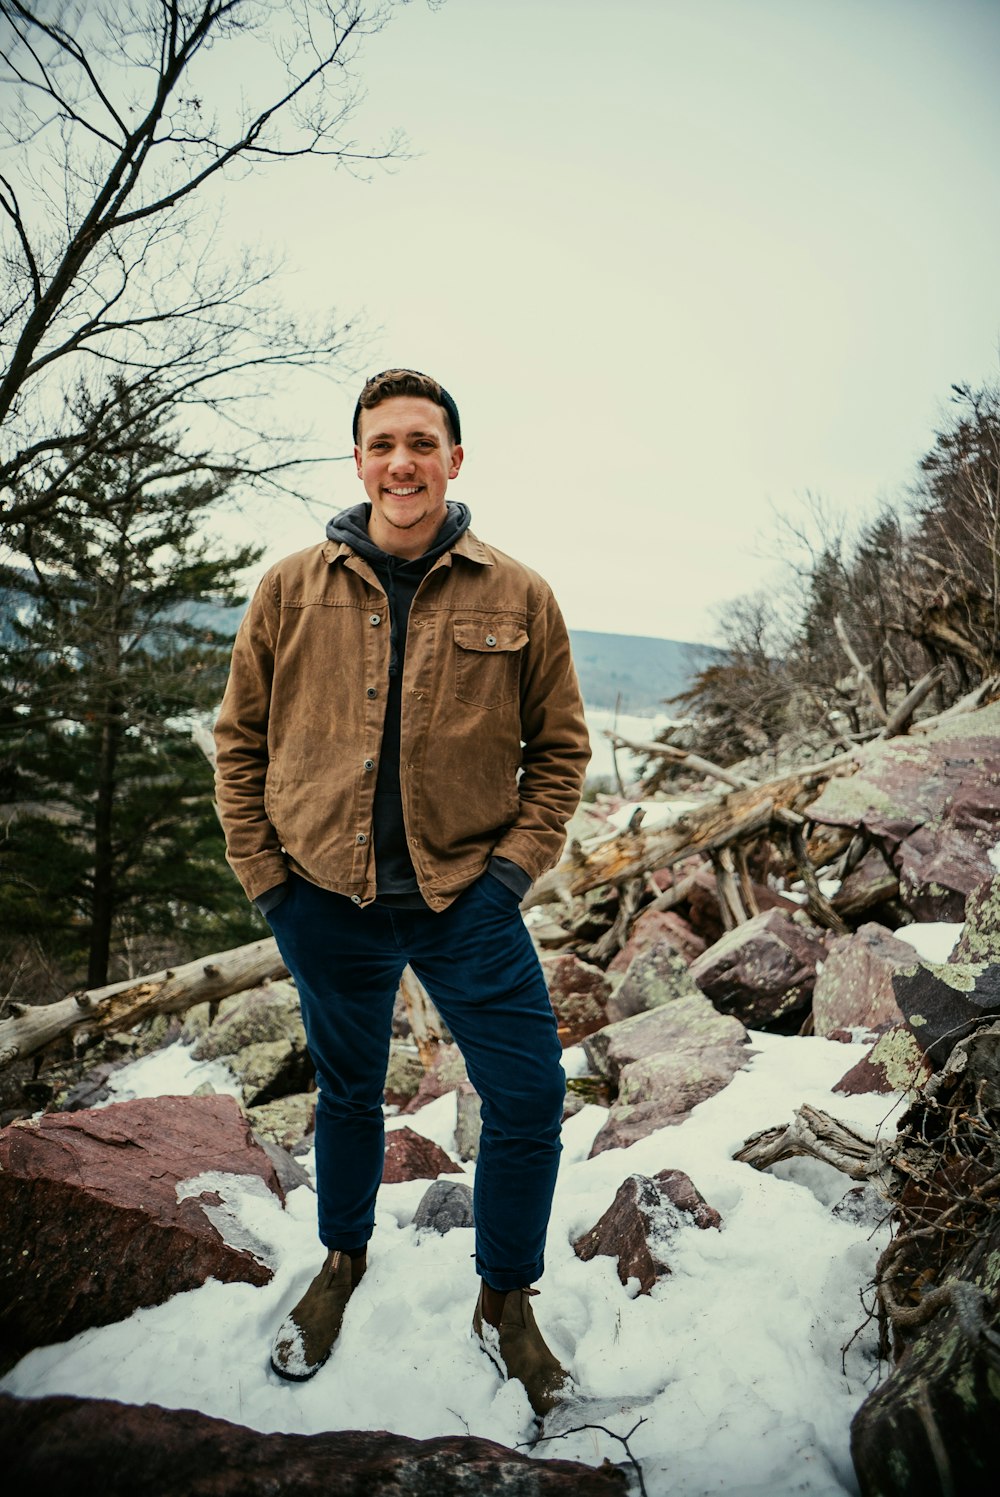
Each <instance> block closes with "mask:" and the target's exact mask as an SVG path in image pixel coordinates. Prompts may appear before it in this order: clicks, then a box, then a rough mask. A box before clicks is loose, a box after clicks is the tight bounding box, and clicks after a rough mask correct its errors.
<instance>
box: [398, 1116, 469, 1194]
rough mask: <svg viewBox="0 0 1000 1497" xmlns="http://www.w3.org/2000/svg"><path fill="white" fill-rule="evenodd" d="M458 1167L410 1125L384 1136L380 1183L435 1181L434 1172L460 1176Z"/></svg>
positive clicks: (440, 1149) (437, 1145) (459, 1166)
mask: <svg viewBox="0 0 1000 1497" xmlns="http://www.w3.org/2000/svg"><path fill="white" fill-rule="evenodd" d="M461 1173H462V1166H461V1165H460V1164H456V1163H455V1162H454V1160H453V1159H449V1157H448V1155H447V1154H446V1153H445V1151H444V1150H443V1149H442V1148H441V1146H440V1144H436V1143H434V1141H433V1140H432V1139H429V1138H424V1136H423V1134H422V1133H414V1131H413V1129H412V1128H395V1129H393V1131H392V1132H391V1133H387V1134H386V1136H385V1164H384V1166H383V1169H382V1184H383V1185H399V1184H400V1183H401V1182H402V1181H403V1180H436V1179H437V1177H438V1175H460V1174H461Z"/></svg>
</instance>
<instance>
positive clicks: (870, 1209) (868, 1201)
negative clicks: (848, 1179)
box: [830, 1181, 890, 1227]
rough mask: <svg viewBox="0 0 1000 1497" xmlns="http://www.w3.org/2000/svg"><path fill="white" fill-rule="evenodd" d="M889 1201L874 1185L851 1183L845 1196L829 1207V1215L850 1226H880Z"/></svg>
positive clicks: (886, 1213) (887, 1212)
mask: <svg viewBox="0 0 1000 1497" xmlns="http://www.w3.org/2000/svg"><path fill="white" fill-rule="evenodd" d="M889 1209H890V1208H889V1203H888V1201H887V1200H886V1199H885V1197H884V1196H882V1195H879V1193H878V1191H877V1190H876V1189H875V1187H874V1185H872V1184H871V1183H870V1182H868V1181H866V1182H865V1184H864V1185H852V1186H851V1189H850V1190H849V1191H848V1192H847V1194H846V1195H845V1196H842V1197H841V1198H840V1200H839V1201H838V1202H837V1204H836V1205H835V1206H832V1207H831V1208H830V1215H831V1216H835V1217H836V1218H837V1220H838V1221H842V1222H849V1223H850V1225H851V1226H852V1227H880V1226H881V1225H882V1223H883V1222H884V1221H885V1219H886V1217H887V1216H888V1214H889Z"/></svg>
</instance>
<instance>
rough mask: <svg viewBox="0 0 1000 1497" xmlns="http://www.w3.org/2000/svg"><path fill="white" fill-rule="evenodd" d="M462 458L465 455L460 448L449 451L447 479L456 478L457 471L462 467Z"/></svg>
mask: <svg viewBox="0 0 1000 1497" xmlns="http://www.w3.org/2000/svg"><path fill="white" fill-rule="evenodd" d="M464 456H465V453H464V452H463V451H462V448H461V447H453V448H452V449H451V467H450V469H449V470H448V477H449V478H457V477H458V470H459V468H460V467H461V466H462V459H463V458H464Z"/></svg>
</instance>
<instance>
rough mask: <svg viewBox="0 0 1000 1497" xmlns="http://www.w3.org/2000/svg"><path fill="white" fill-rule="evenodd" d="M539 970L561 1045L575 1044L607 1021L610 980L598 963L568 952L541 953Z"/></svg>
mask: <svg viewBox="0 0 1000 1497" xmlns="http://www.w3.org/2000/svg"><path fill="white" fill-rule="evenodd" d="M541 961H542V971H543V972H544V974H545V983H546V986H547V988H548V990H549V1001H550V1002H551V1004H552V1008H553V1011H554V1012H555V1016H556V1019H557V1021H558V1024H559V1038H560V1039H561V1040H562V1043H563V1045H564V1046H565V1045H575V1044H577V1043H578V1042H579V1041H580V1040H582V1039H583V1037H584V1035H587V1034H593V1032H594V1030H595V1029H600V1028H601V1026H602V1025H603V1024H606V1023H607V1020H608V1015H607V1002H608V998H609V997H610V996H611V983H610V982H609V981H608V979H607V978H606V977H605V975H604V973H603V972H602V971H601V969H600V967H594V966H592V965H591V963H589V962H584V961H581V960H580V958H579V957H578V956H573V955H572V953H570V952H562V953H560V954H559V955H558V956H543V957H542V959H541Z"/></svg>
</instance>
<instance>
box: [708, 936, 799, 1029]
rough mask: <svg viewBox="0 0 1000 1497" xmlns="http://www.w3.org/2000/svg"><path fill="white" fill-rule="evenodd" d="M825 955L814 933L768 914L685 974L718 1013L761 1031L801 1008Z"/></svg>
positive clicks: (726, 940)
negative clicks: (733, 1016) (762, 1028)
mask: <svg viewBox="0 0 1000 1497" xmlns="http://www.w3.org/2000/svg"><path fill="white" fill-rule="evenodd" d="M825 955H826V945H825V942H824V939H823V936H822V935H821V934H820V932H819V931H818V930H816V929H814V928H813V927H810V926H808V925H802V924H800V923H799V922H798V921H797V920H794V919H793V918H792V916H791V915H789V914H788V912H787V911H786V910H778V909H771V910H764V911H763V913H762V914H760V915H755V916H754V917H753V919H752V920H747V921H746V922H745V923H744V924H743V925H738V926H737V927H736V929H735V930H730V931H727V932H726V934H725V935H724V936H722V937H721V939H720V940H718V941H716V943H715V945H714V946H710V947H709V948H708V950H707V951H706V952H705V953H704V954H703V955H702V956H700V957H698V958H697V960H696V961H693V962H692V963H691V969H690V970H691V976H692V977H693V978H694V980H695V982H696V983H697V984H698V986H699V988H701V990H702V992H703V993H705V994H706V995H707V996H708V997H709V998H710V999H711V1000H712V1002H713V1003H714V1004H715V1007H716V1008H717V1009H719V1011H720V1012H721V1013H727V1014H735V1015H736V1017H737V1018H738V1019H739V1020H741V1022H742V1023H744V1024H753V1025H758V1026H760V1025H764V1024H768V1023H772V1022H773V1021H774V1020H776V1019H780V1018H782V1017H783V1016H784V1015H785V1014H788V1013H792V1012H794V1011H795V1010H797V1009H800V1008H805V1007H806V1005H807V1004H808V1002H809V999H810V997H811V996H812V991H813V985H814V984H815V982H816V970H817V966H819V965H820V964H822V961H823V958H824V957H825Z"/></svg>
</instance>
